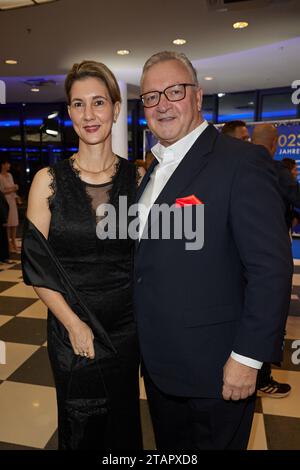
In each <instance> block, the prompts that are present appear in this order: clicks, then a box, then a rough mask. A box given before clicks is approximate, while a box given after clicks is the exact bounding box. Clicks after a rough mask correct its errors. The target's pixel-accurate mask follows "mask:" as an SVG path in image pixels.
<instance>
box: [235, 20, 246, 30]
mask: <svg viewBox="0 0 300 470" xmlns="http://www.w3.org/2000/svg"><path fill="white" fill-rule="evenodd" d="M232 26H233V29H243V28H247V26H249V23H247V21H237V22H236V23H233V25H232Z"/></svg>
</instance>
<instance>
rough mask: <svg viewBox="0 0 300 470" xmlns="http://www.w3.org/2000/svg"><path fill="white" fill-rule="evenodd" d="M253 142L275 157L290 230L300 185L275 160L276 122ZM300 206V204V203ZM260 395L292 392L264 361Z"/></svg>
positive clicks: (258, 127) (265, 126)
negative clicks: (276, 377) (279, 380)
mask: <svg viewBox="0 0 300 470" xmlns="http://www.w3.org/2000/svg"><path fill="white" fill-rule="evenodd" d="M252 143H253V144H256V145H262V146H263V147H264V148H265V149H266V150H267V151H268V153H269V156H270V157H271V158H272V159H273V165H274V169H275V171H276V174H277V178H278V184H279V190H280V194H281V196H282V200H283V202H284V206H285V220H286V224H287V229H288V231H290V229H291V225H292V220H293V206H292V204H293V203H296V204H299V203H300V198H299V187H298V183H297V182H296V180H295V178H294V177H293V176H292V174H291V171H290V170H289V169H287V165H286V163H284V162H283V161H278V160H274V156H275V153H276V149H277V143H278V129H277V127H276V126H274V124H270V123H262V124H257V125H256V126H255V127H254V129H253V133H252ZM299 207H300V205H299ZM276 365H280V363H278V364H276ZM257 389H258V392H257V394H258V396H261V397H270V398H284V397H287V396H288V395H289V394H290V392H291V386H290V384H288V383H283V382H278V381H277V380H274V379H273V377H272V371H271V363H268V362H264V364H263V366H262V368H261V370H260V371H259V373H258V380H257Z"/></svg>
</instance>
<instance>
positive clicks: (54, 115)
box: [48, 111, 58, 119]
mask: <svg viewBox="0 0 300 470" xmlns="http://www.w3.org/2000/svg"><path fill="white" fill-rule="evenodd" d="M57 116H58V111H54V113H51V114H49V116H48V119H54V118H56V117H57Z"/></svg>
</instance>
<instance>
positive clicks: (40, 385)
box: [0, 255, 300, 450]
mask: <svg viewBox="0 0 300 470" xmlns="http://www.w3.org/2000/svg"><path fill="white" fill-rule="evenodd" d="M299 264H300V263H299V262H297V261H296V265H295V275H294V282H293V294H292V298H291V308H290V316H289V318H288V323H287V335H286V343H285V352H284V361H283V365H282V367H281V368H274V370H273V372H272V374H273V377H274V379H275V380H278V381H280V382H288V383H289V384H290V385H291V386H292V391H291V394H290V395H289V396H288V397H285V398H280V399H274V398H269V397H266V398H265V397H264V398H258V399H257V404H256V413H255V417H254V421H253V426H252V432H251V438H250V442H249V449H273V450H277V449H280V450H293V449H297V450H299V449H300V406H299V397H300V365H299V364H296V362H297V361H299V362H300V300H299V298H300V265H299ZM297 339H298V340H299V341H298V343H295V340H297ZM0 340H2V341H5V343H6V364H5V365H3V364H0V450H4V449H8V450H9V449H55V448H56V446H57V432H56V427H57V416H56V403H55V389H54V386H53V379H52V374H51V370H50V366H49V362H48V356H47V345H46V308H45V307H44V305H43V304H42V302H41V301H40V300H38V298H37V295H36V294H35V292H34V291H33V289H32V288H31V287H27V286H25V285H24V283H23V281H22V272H21V264H20V256H19V255H15V256H14V264H7V265H3V264H2V265H0ZM297 348H298V350H299V353H298V354H297ZM141 411H142V424H143V437H144V447H145V449H155V444H154V438H153V432H152V427H151V421H150V418H149V412H148V408H147V401H146V395H145V391H144V387H143V383H142V382H141Z"/></svg>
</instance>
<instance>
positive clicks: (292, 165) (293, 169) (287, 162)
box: [281, 158, 298, 181]
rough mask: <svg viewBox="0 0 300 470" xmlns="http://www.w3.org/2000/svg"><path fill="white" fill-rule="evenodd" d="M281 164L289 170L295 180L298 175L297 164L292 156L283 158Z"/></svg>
mask: <svg viewBox="0 0 300 470" xmlns="http://www.w3.org/2000/svg"><path fill="white" fill-rule="evenodd" d="M281 161H282V164H283V165H284V166H285V167H286V168H287V169H288V170H289V171H290V173H291V175H292V177H293V178H294V179H295V180H296V181H297V177H298V165H297V162H296V160H294V159H293V158H283V159H282V160H281Z"/></svg>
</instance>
